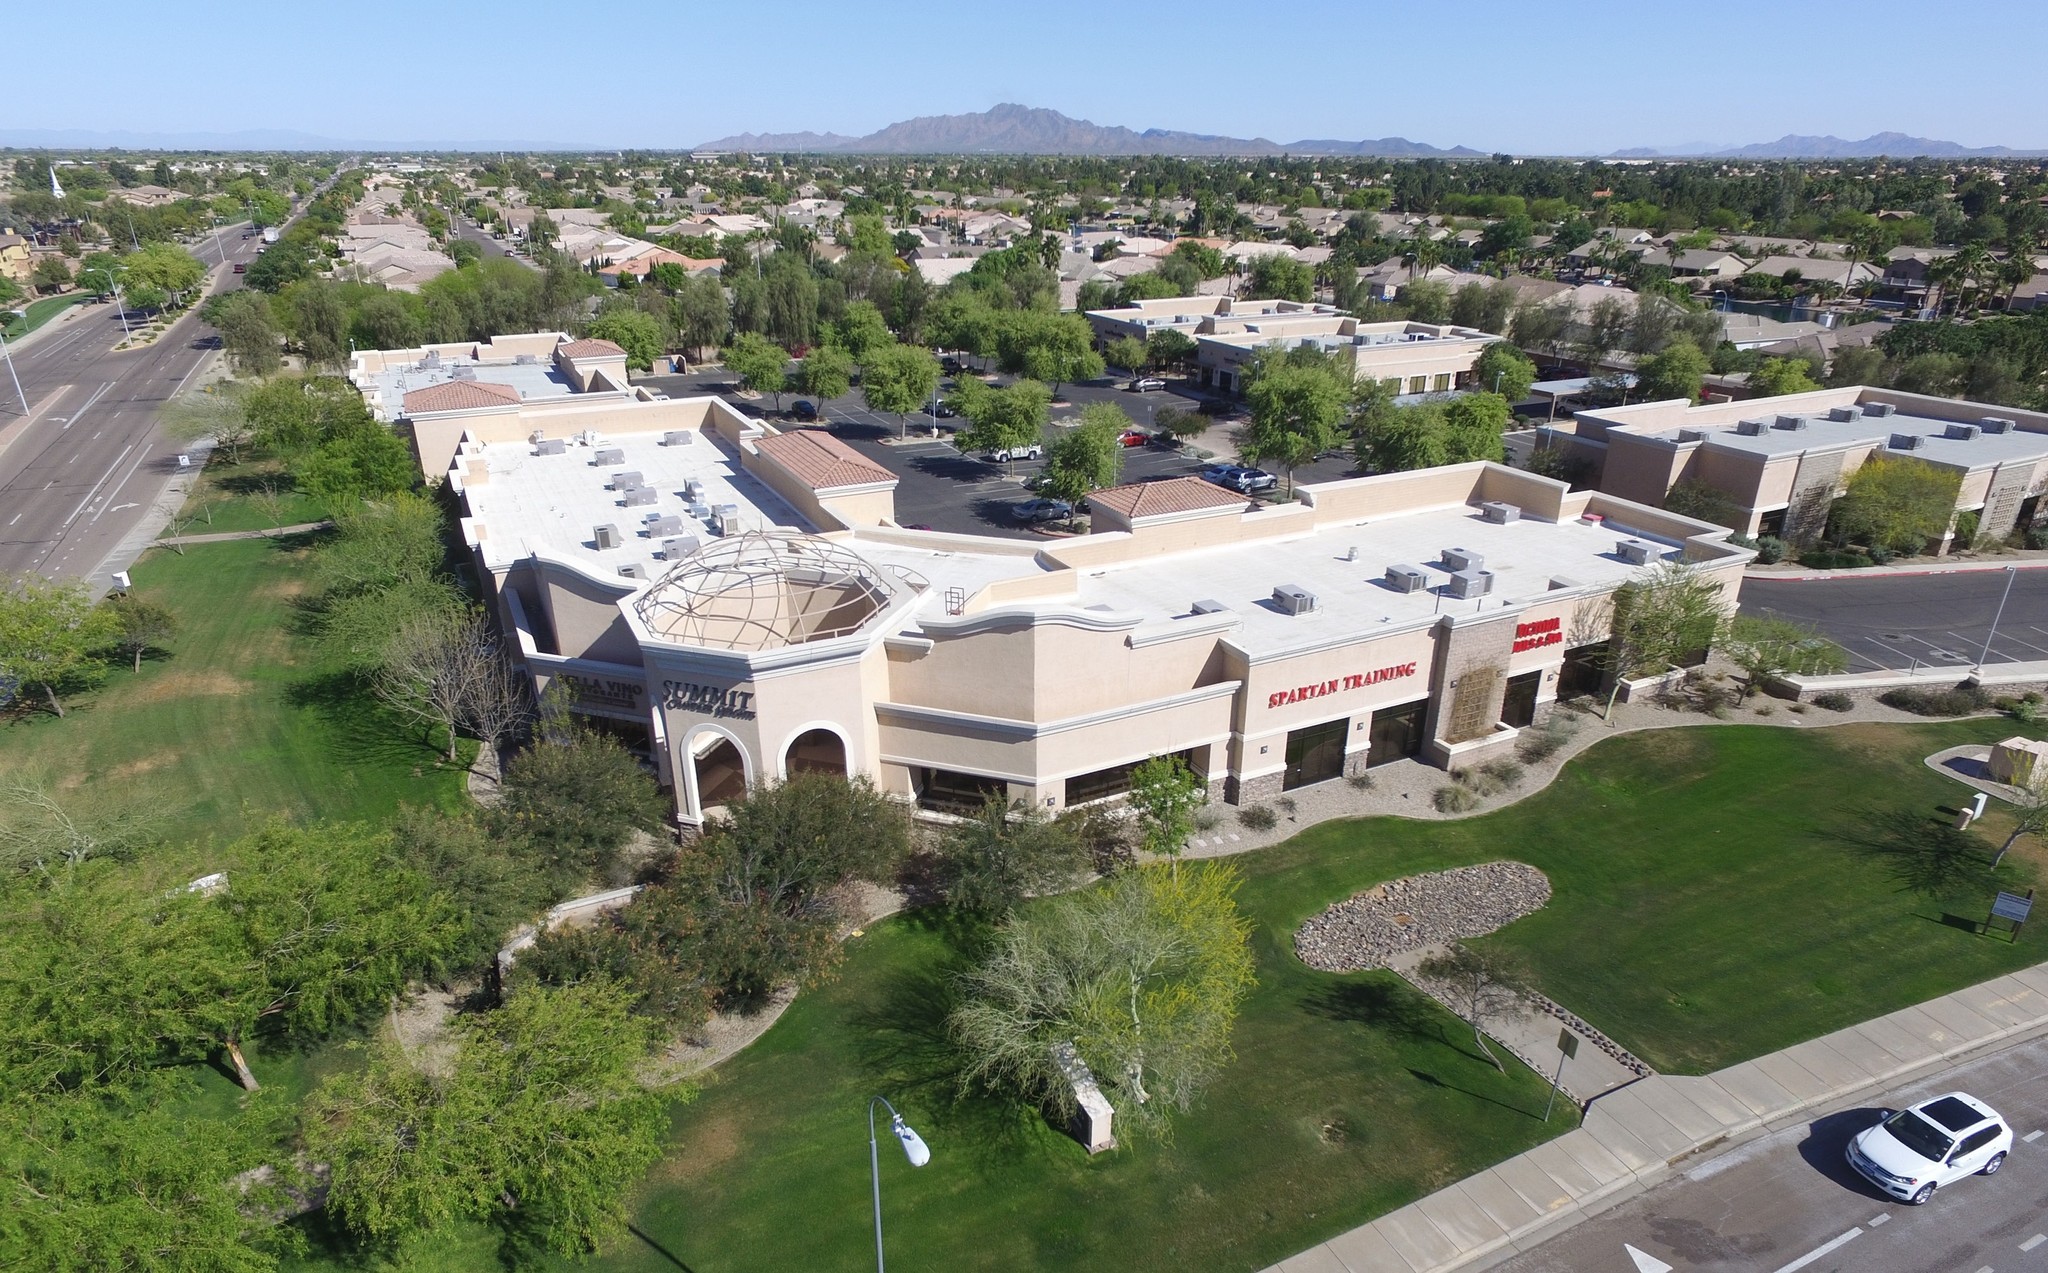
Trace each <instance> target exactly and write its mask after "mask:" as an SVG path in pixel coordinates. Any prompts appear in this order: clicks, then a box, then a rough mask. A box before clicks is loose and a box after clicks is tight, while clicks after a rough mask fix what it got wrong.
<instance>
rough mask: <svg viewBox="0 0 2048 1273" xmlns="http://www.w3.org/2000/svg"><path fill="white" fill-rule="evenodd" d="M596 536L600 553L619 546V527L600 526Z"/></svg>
mask: <svg viewBox="0 0 2048 1273" xmlns="http://www.w3.org/2000/svg"><path fill="white" fill-rule="evenodd" d="M595 534H596V537H597V546H598V549H599V550H600V551H602V550H604V549H606V548H617V547H618V546H619V528H618V527H616V526H599V527H598V528H597V530H596V532H595Z"/></svg>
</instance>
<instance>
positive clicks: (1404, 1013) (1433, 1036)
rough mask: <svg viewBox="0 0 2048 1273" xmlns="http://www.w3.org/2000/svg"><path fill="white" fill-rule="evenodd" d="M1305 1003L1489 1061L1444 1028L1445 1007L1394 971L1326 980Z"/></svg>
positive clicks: (1329, 1015) (1322, 1013) (1336, 1017)
mask: <svg viewBox="0 0 2048 1273" xmlns="http://www.w3.org/2000/svg"><path fill="white" fill-rule="evenodd" d="M1302 1006H1303V1007H1305V1008H1307V1009H1308V1010H1309V1011H1310V1012H1313V1013H1315V1014H1316V1015H1317V1016H1319V1017H1324V1018H1326V1019H1328V1020H1331V1021H1340V1022H1345V1023H1348V1024H1352V1025H1363V1026H1368V1027H1370V1028H1373V1029H1377V1030H1383V1031H1385V1032H1387V1033H1388V1034H1391V1035H1395V1036H1398V1037H1400V1038H1404V1039H1413V1040H1416V1041H1418V1042H1422V1043H1439V1044H1442V1045H1443V1046H1444V1047H1447V1048H1449V1049H1450V1050H1451V1051H1453V1052H1456V1053H1458V1054H1459V1055H1460V1056H1464V1057H1466V1058H1468V1059H1470V1060H1474V1061H1486V1057H1484V1056H1483V1055H1481V1054H1480V1052H1479V1051H1478V1050H1477V1049H1476V1048H1473V1047H1470V1046H1468V1045H1466V1044H1464V1043H1461V1042H1459V1041H1458V1040H1457V1039H1456V1038H1454V1037H1452V1036H1451V1035H1450V1034H1449V1033H1448V1032H1447V1031H1446V1030H1445V1029H1444V1013H1443V1011H1442V1009H1440V1008H1438V1007H1437V1006H1436V1004H1435V1003H1434V1002H1433V1001H1432V1000H1430V999H1429V998H1428V997H1426V996H1425V995H1423V994H1422V993H1421V992H1420V991H1418V990H1414V989H1412V988H1410V987H1409V986H1408V985H1407V983H1405V982H1403V981H1401V980H1400V979H1399V977H1398V976H1397V975H1396V974H1394V973H1384V974H1379V975H1374V976H1370V977H1358V976H1352V977H1345V978H1343V979H1341V980H1332V981H1329V982H1326V983H1324V984H1323V985H1321V986H1319V987H1318V988H1317V989H1316V990H1315V992H1314V993H1312V994H1311V995H1309V996H1308V998H1306V999H1305V1000H1303V1004H1302ZM1487 1064H1492V1062H1490V1061H1488V1062H1487Z"/></svg>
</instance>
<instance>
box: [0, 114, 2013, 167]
mask: <svg viewBox="0 0 2048 1273" xmlns="http://www.w3.org/2000/svg"><path fill="white" fill-rule="evenodd" d="M0 147H15V148H21V149H50V150H186V151H189V150H255V151H271V150H316V151H337V150H350V151H379V152H387V153H388V152H412V153H423V152H429V151H462V152H467V153H472V154H474V153H479V152H485V151H494V150H502V151H517V152H529V153H537V152H555V153H562V152H568V153H585V152H589V151H593V150H615V149H619V147H618V146H617V145H616V144H613V145H605V146H595V145H589V144H585V143H574V142H560V141H554V142H545V141H525V140H471V141H449V140H442V141H389V140H384V141H376V140H364V139H360V138H359V139H353V140H351V139H345V138H337V137H322V136H319V135H317V134H314V133H307V132H298V131H294V130H291V129H274V128H273V129H245V130H241V131H237V132H182V133H180V132H143V131H136V130H126V129H112V130H109V129H84V128H0ZM633 149H650V148H648V147H634V148H633ZM651 149H669V147H652V148H651ZM693 149H696V150H743V151H754V152H769V151H780V152H786V153H806V154H871V155H945V154H954V155H971V154H1002V155H1186V156H1195V157H1200V156H1213V155H1280V154H1288V155H1337V156H1347V155H1349V156H1366V155H1371V156H1376V157H1383V158H1389V159H1474V158H1483V157H1484V156H1485V155H1486V154H1487V153H1489V152H1486V151H1481V150H1474V149H1472V148H1471V147H1469V146H1451V147H1439V146H1432V145H1430V144H1428V143H1426V142H1419V141H1409V140H1408V139H1407V138H1405V137H1381V138H1379V139H1377V140H1373V141H1339V140H1333V139H1329V138H1306V139H1303V140H1301V141H1290V142H1276V141H1269V140H1267V139H1266V138H1264V137H1223V136H1218V135H1216V134H1213V133H1190V132H1182V131H1179V130H1177V129H1171V128H1148V129H1145V130H1144V131H1143V132H1138V131H1135V130H1133V129H1129V128H1123V127H1117V126H1111V125H1104V124H1096V123H1091V122H1089V121H1088V120H1085V119H1074V118H1072V117H1071V116H1067V115H1062V114H1061V113H1060V112H1058V111H1056V110H1047V109H1044V108H1042V107H1032V106H1019V105H1016V104H1015V103H1009V102H1006V103H1004V104H1003V105H1000V106H997V107H994V108H993V109H990V110H985V111H980V112H978V113H974V114H967V115H924V116H920V117H918V118H916V119H906V120H903V121H901V122H900V123H895V124H891V125H889V126H888V127H887V128H882V129H878V130H877V131H875V132H872V133H868V134H867V135H866V136H863V137H848V136H846V135H844V134H841V133H829V132H827V133H818V132H800V133H741V134H739V135H737V136H733V137H721V138H719V139H718V140H716V141H708V142H705V143H703V144H702V145H700V146H696V147H693ZM1560 153H1562V152H1560ZM2044 153H2048V150H2015V149H2012V148H2010V147H2006V146H1976V147H1972V146H1965V145H1962V144H1961V143H1959V142H1953V141H1940V140H1936V139H1934V138H1929V137H1913V136H1909V135H1907V134H1905V133H1874V134H1872V135H1871V136H1869V137H1865V138H1863V139H1862V140H1861V141H1845V140H1843V139H1842V138H1840V137H1827V136H1823V137H1807V136H1801V135H1799V134H1796V133H1788V134H1786V135H1785V136H1783V137H1780V138H1779V139H1778V140H1776V141H1767V142H1758V143H1756V144H1754V145H1749V146H1734V145H1722V144H1720V143H1714V142H1687V143H1685V144H1683V145H1675V146H1662V147H1654V146H1639V147H1634V148H1631V149H1628V150H1618V151H1615V152H1614V153H1613V154H1611V155H1607V156H1604V157H1605V158H1609V159H1868V158H1874V157H1876V156H1879V155H1889V156H1892V157H1895V158H1899V159H1919V158H1929V159H1970V158H2000V157H2006V156H2022V155H2039V154H2044Z"/></svg>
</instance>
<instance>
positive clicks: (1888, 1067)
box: [1267, 964, 2048, 1273]
mask: <svg viewBox="0 0 2048 1273" xmlns="http://www.w3.org/2000/svg"><path fill="white" fill-rule="evenodd" d="M2042 1034H2048V964H2037V965H2036V966H2034V967H2032V968H2026V969H2022V970H2021V971H2019V972H2015V973H2011V974H2009V975H2007V976H2004V977H1999V978H1997V979H1995V980H1993V981H1987V982H1985V983H1983V984H1982V985H1978V986H1972V987H1970V988H1969V989H1967V990H1959V991H1957V992H1956V993H1954V994H1949V995H1943V996H1941V997H1940V998H1939V999H1930V1000H1928V1001H1927V1002H1925V1003H1922V1004H1919V1005H1917V1006H1915V1007H1911V1008H1905V1009H1902V1010H1901V1011H1898V1012H1894V1013H1891V1014H1890V1015H1888V1016H1883V1017H1879V1018H1877V1019H1876V1020H1874V1021H1866V1022H1864V1023H1863V1024H1862V1025H1857V1026H1851V1027H1849V1028H1848V1029H1846V1030H1837V1031H1836V1032H1835V1033H1833V1034H1829V1035H1825V1036H1823V1037H1821V1038H1818V1039H1811V1040H1808V1041H1807V1042H1805V1043H1801V1044H1798V1045H1797V1046H1795V1047H1790V1048H1787V1049H1785V1050H1784V1051H1782V1052H1773V1053H1771V1054H1770V1055H1769V1056H1762V1057H1758V1058H1757V1059H1756V1060H1754V1061H1745V1062H1743V1063H1742V1064H1740V1065H1735V1066H1730V1067H1729V1068H1728V1069H1725V1070H1720V1071H1718V1072H1716V1073H1714V1074H1710V1075H1707V1076H1706V1077H1704V1078H1681V1077H1676V1076H1672V1075H1662V1074H1660V1075H1653V1076H1652V1077H1650V1078H1646V1079H1643V1080H1642V1081H1640V1082H1638V1083H1635V1084H1632V1085H1630V1086H1628V1087H1625V1088H1622V1089H1620V1090H1619V1091H1615V1092H1610V1093H1608V1094H1607V1095H1605V1096H1602V1097H1600V1098H1598V1099H1596V1100H1595V1101H1594V1102H1593V1106H1592V1109H1591V1110H1590V1111H1589V1112H1588V1113H1587V1115H1586V1119H1585V1122H1584V1123H1583V1124H1582V1125H1581V1126H1580V1127H1579V1128H1578V1129H1577V1130H1576V1131H1570V1132H1567V1133H1565V1134H1564V1135H1563V1136H1560V1137H1558V1138H1557V1139H1556V1140H1553V1141H1549V1142H1547V1143H1545V1144H1543V1145H1539V1146H1537V1147H1536V1148H1535V1149H1532V1150H1530V1151H1529V1152H1528V1153H1526V1154H1519V1155H1517V1156H1515V1157H1513V1158H1510V1159H1508V1160H1507V1161H1506V1162H1504V1163H1501V1164H1500V1165H1499V1166H1496V1167H1492V1168H1489V1169H1488V1170H1486V1171H1482V1172H1480V1173H1479V1174H1477V1175H1475V1176H1472V1177H1469V1178H1468V1179H1465V1180H1462V1181H1460V1182H1458V1183H1457V1184H1455V1185H1452V1186H1450V1187H1449V1188H1447V1189H1440V1190H1438V1191H1437V1192H1436V1193H1433V1194H1431V1195H1430V1196H1428V1197H1427V1198H1423V1199H1421V1200H1420V1201H1418V1202H1414V1203H1410V1204H1409V1205H1408V1206H1405V1207H1403V1208H1401V1209H1400V1210H1399V1211H1395V1212H1392V1213H1390V1214H1388V1215H1384V1216H1381V1217H1380V1218H1379V1219H1377V1220H1374V1221H1373V1222H1371V1223H1370V1224H1366V1225H1361V1226H1360V1227H1358V1228H1356V1229H1353V1230H1351V1231H1350V1232H1349V1233H1344V1234H1340V1235H1339V1236H1337V1237H1334V1238H1331V1239H1330V1240H1329V1241H1327V1242H1323V1243H1319V1244H1317V1245H1316V1246H1313V1247H1310V1248H1309V1249H1308V1250H1306V1251H1303V1252H1302V1253H1301V1254H1299V1255H1296V1256H1294V1257H1292V1258H1291V1259H1288V1260H1286V1261H1284V1262H1282V1263H1280V1264H1277V1265H1274V1266H1273V1267H1272V1269H1270V1270H1268V1271H1267V1273H1451V1270H1459V1269H1479V1268H1485V1267H1487V1266H1488V1265H1490V1264H1493V1263H1497V1262H1498V1261H1500V1260H1503V1259H1506V1258H1508V1257H1509V1256H1510V1255H1512V1254H1514V1253H1516V1252H1519V1251H1526V1250H1528V1249H1530V1248H1531V1247H1534V1246H1536V1245H1537V1244H1539V1243H1541V1242H1542V1241H1543V1240H1544V1239H1545V1238H1548V1237H1550V1236H1552V1235H1553V1234H1554V1233H1556V1231H1557V1230H1559V1229H1562V1228H1565V1227H1567V1226H1569V1225H1571V1224H1572V1223H1574V1222H1576V1221H1577V1220H1579V1219H1581V1218H1583V1217H1585V1216H1587V1215H1589V1214H1592V1213H1594V1212H1596V1211H1600V1210H1604V1209H1606V1208H1607V1207H1611V1206H1614V1205H1615V1204H1617V1203H1619V1202H1622V1201H1624V1200H1626V1199H1628V1198H1631V1197H1634V1196H1635V1195H1637V1194H1639V1193H1641V1192H1643V1191H1644V1190H1645V1189H1647V1188H1649V1187H1650V1186H1651V1185H1653V1184H1656V1183H1657V1182H1658V1181H1660V1180H1662V1179H1664V1178H1665V1177H1667V1176H1670V1175H1671V1174H1672V1173H1673V1172H1674V1171H1676V1170H1678V1169H1679V1168H1680V1167H1681V1166H1682V1165H1683V1164H1685V1163H1687V1162H1688V1160H1690V1159H1691V1158H1693V1157H1694V1156H1695V1155H1697V1154H1699V1153H1701V1152H1703V1151H1706V1150H1710V1149H1711V1150H1717V1151H1718V1150H1725V1149H1728V1148H1731V1147H1733V1146H1734V1145H1737V1144H1740V1143H1742V1142H1745V1141H1749V1140H1753V1139H1756V1138H1757V1137H1760V1136H1763V1135H1765V1134H1767V1133H1769V1132H1774V1131H1778V1130H1781V1129H1782V1128H1784V1127H1787V1126H1791V1125H1794V1124H1797V1123H1799V1122H1802V1121H1805V1120H1807V1119H1809V1118H1810V1117H1811V1116H1812V1115H1814V1114H1815V1113H1816V1112H1818V1111H1820V1110H1821V1109H1822V1108H1823V1107H1825V1106H1829V1105H1833V1104H1836V1103H1838V1102H1843V1101H1853V1100H1856V1099H1858V1098H1860V1097H1864V1096H1868V1095H1871V1094H1874V1093H1876V1092H1877V1091H1879V1090H1881V1089H1883V1088H1886V1087H1889V1086H1891V1085H1893V1084H1896V1083H1899V1082H1902V1081H1910V1080H1913V1079H1916V1078H1919V1077H1922V1076H1925V1075H1928V1074H1931V1073H1934V1072H1937V1071H1939V1070H1941V1069H1944V1068H1946V1067H1948V1066H1950V1065H1953V1064H1954V1063H1955V1062H1957V1061H1958V1060H1960V1059H1962V1058H1965V1057H1967V1056H1970V1055H1972V1054H1975V1053H1979V1052H1983V1051H1987V1050H1990V1049H1991V1048H1994V1047H1997V1046H2001V1045H2004V1044H2007V1043H2011V1042H2014V1041H2017V1040H2019V1039H2021V1038H2030V1037H2034V1036H2037V1035H2042ZM1582 1055H1583V1053H1582Z"/></svg>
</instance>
